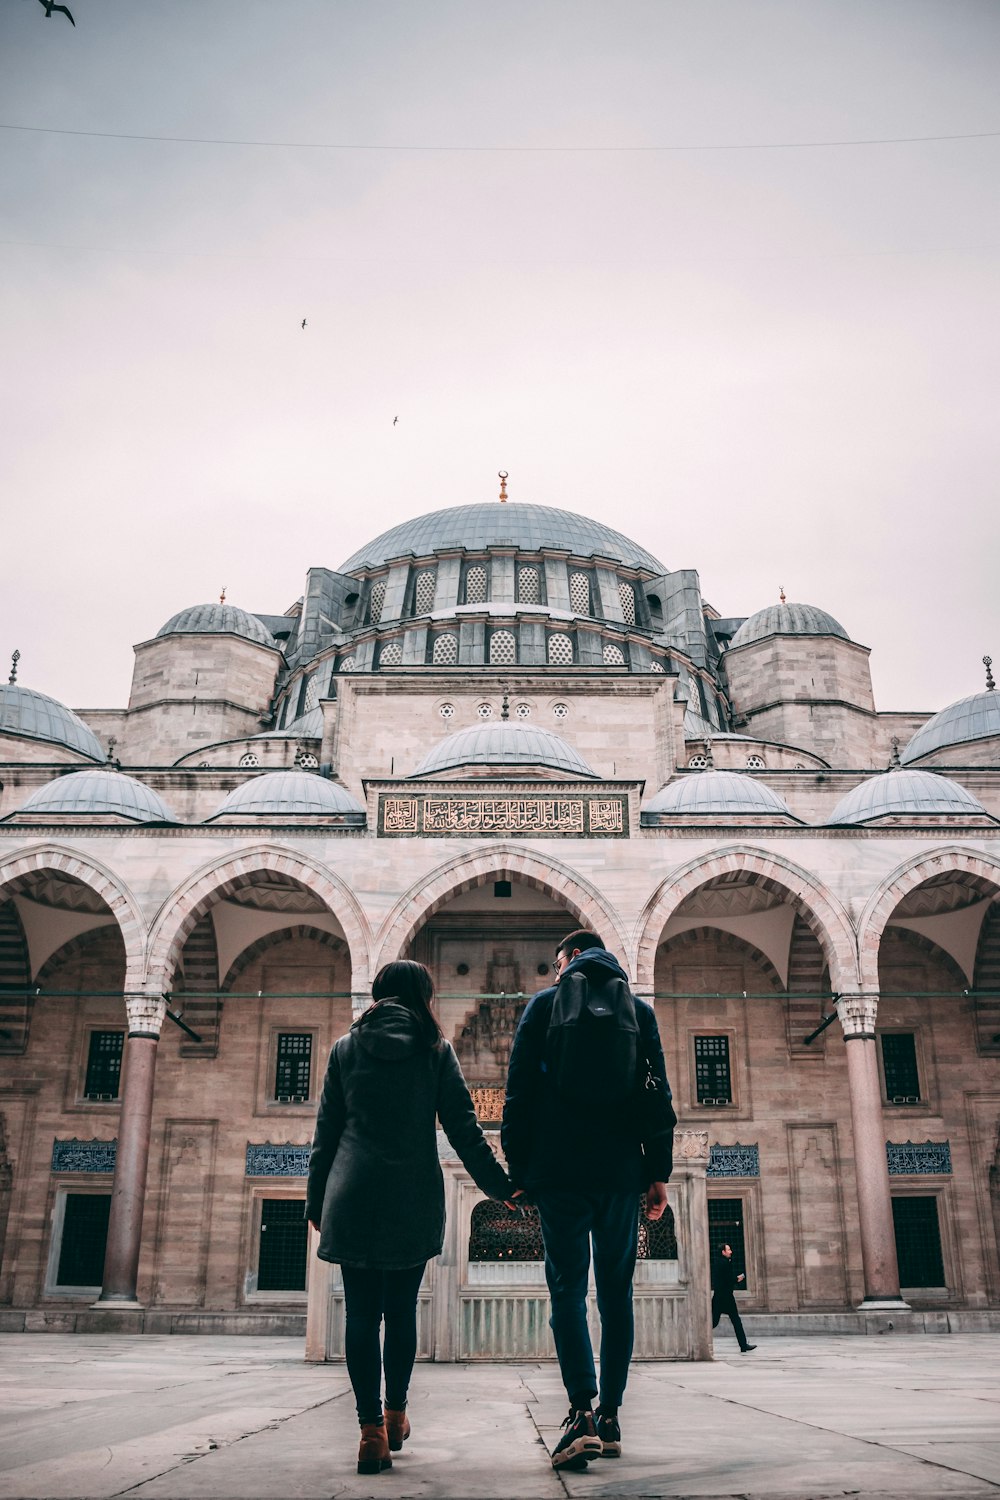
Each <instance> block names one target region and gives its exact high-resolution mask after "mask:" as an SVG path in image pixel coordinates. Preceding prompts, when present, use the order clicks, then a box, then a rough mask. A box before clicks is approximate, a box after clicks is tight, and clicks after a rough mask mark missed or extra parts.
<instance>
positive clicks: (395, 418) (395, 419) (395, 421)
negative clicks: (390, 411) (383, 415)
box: [392, 417, 399, 427]
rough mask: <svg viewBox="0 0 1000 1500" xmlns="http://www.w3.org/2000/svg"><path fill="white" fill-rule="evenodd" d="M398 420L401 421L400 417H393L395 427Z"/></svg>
mask: <svg viewBox="0 0 1000 1500" xmlns="http://www.w3.org/2000/svg"><path fill="white" fill-rule="evenodd" d="M398 421H399V418H398V417H393V419H392V425H393V427H395V425H396V423H397V422H398Z"/></svg>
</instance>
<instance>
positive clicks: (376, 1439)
mask: <svg viewBox="0 0 1000 1500" xmlns="http://www.w3.org/2000/svg"><path fill="white" fill-rule="evenodd" d="M391 1468H392V1459H391V1458H390V1457H389V1439H388V1437H387V1436H386V1431H385V1422H366V1423H365V1424H364V1426H363V1427H362V1429H361V1447H360V1448H359V1449H358V1473H359V1474H381V1472H382V1470H383V1469H391Z"/></svg>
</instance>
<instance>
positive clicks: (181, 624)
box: [156, 604, 277, 650]
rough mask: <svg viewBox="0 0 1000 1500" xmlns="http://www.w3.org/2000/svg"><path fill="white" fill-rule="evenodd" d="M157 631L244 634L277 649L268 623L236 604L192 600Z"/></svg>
mask: <svg viewBox="0 0 1000 1500" xmlns="http://www.w3.org/2000/svg"><path fill="white" fill-rule="evenodd" d="M156 635H157V639H159V637H160V636H161V635H241V636H243V638H244V640H247V641H256V642H257V644H258V645H259V646H272V647H274V649H275V650H277V642H276V641H275V639H274V636H273V635H272V634H271V632H270V631H269V630H268V628H267V626H266V625H263V624H261V622H260V620H258V619H257V617H256V615H251V614H248V613H247V611H246V610H245V609H237V607H236V605H235V604H192V605H191V608H190V609H182V610H181V612H180V614H177V615H174V616H173V618H172V619H170V620H168V621H167V623H166V624H165V625H163V626H161V628H160V629H159V630H158V631H157V632H156Z"/></svg>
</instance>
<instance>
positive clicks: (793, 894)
mask: <svg viewBox="0 0 1000 1500" xmlns="http://www.w3.org/2000/svg"><path fill="white" fill-rule="evenodd" d="M724 875H733V876H736V875H742V876H745V877H747V879H748V882H749V883H751V884H754V885H758V886H760V887H762V888H763V889H764V890H773V891H776V892H780V893H781V894H782V895H783V896H784V897H786V898H787V899H788V900H789V901H790V902H791V904H792V906H794V908H795V910H796V911H797V912H798V913H799V915H800V916H801V917H802V918H803V920H804V921H805V922H806V924H807V925H808V926H809V928H810V929H811V930H812V932H814V933H815V935H816V937H817V939H818V940H819V944H820V947H821V948H822V949H823V953H824V956H825V958H826V962H827V966H828V968H829V970H830V982H831V984H832V985H833V988H834V989H835V990H838V991H841V992H848V993H851V992H853V991H855V990H856V989H857V985H858V954H857V941H856V937H855V933H854V928H853V927H852V926H851V922H850V918H849V917H848V915H847V912H846V911H845V910H844V908H843V906H842V905H841V904H840V902H839V901H838V900H837V898H836V897H835V896H834V895H832V894H831V892H829V891H828V890H827V889H826V888H825V887H824V886H822V885H820V884H819V882H818V881H816V880H815V879H814V878H813V877H812V876H811V875H809V874H807V873H806V871H805V870H802V869H800V868H799V867H798V866H797V865H793V864H792V863H791V861H790V860H786V859H783V858H781V856H780V855H775V854H767V853H765V852H764V850H762V849H755V848H753V847H752V845H743V844H734V845H731V846H730V847H729V848H728V849H718V850H716V851H715V852H714V853H712V854H707V855H701V856H699V857H698V858H697V859H693V860H691V861H690V863H689V864H686V865H683V866H682V867H681V868H680V869H679V870H676V871H674V872H673V873H672V874H670V875H668V876H667V877H666V879H664V880H662V881H661V882H660V884H659V885H658V886H657V888H656V890H655V891H654V892H653V894H652V895H651V896H650V898H649V900H648V901H647V902H646V905H645V907H644V909H643V912H642V915H641V916H640V918H639V921H638V923H637V924H636V940H635V951H636V976H637V982H638V985H639V987H640V988H641V989H644V990H646V989H648V990H652V988H653V969H654V965H655V962H656V950H657V948H658V946H659V942H660V935H661V933H662V932H663V930H664V928H665V927H666V925H667V922H668V921H669V920H670V918H671V916H672V915H673V913H674V912H675V911H676V910H677V908H678V907H679V906H680V905H681V902H682V901H684V900H686V899H687V897H688V896H690V895H691V894H692V893H693V892H694V891H696V890H697V889H698V888H699V886H703V885H706V884H707V883H708V882H709V881H710V880H717V879H718V878H719V877H720V876H724Z"/></svg>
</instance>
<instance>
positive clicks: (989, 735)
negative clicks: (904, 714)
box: [900, 688, 1000, 765]
mask: <svg viewBox="0 0 1000 1500" xmlns="http://www.w3.org/2000/svg"><path fill="white" fill-rule="evenodd" d="M995 738H1000V693H998V692H997V691H996V689H995V688H987V690H986V691H985V692H983V693H973V695H972V697H971V698H960V699H959V700H958V702H957V703H950V704H949V705H948V707H947V708H942V709H941V710H940V712H938V713H936V714H934V715H933V717H932V718H930V719H928V720H927V723H926V724H924V725H923V726H922V727H921V728H920V729H918V730H917V732H916V734H915V735H914V736H913V738H912V740H911V741H910V743H909V744H908V745H907V747H906V749H905V750H904V751H903V752H902V754H901V755H900V760H901V761H902V762H903V764H904V765H910V764H912V762H913V761H916V760H922V759H923V758H924V756H925V755H930V754H932V752H933V751H935V750H945V749H947V748H948V747H949V746H951V745H967V744H971V743H972V742H973V741H975V740H989V739H995ZM994 763H995V757H993V756H991V757H990V759H989V760H988V761H987V764H989V765H993V764H994Z"/></svg>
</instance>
